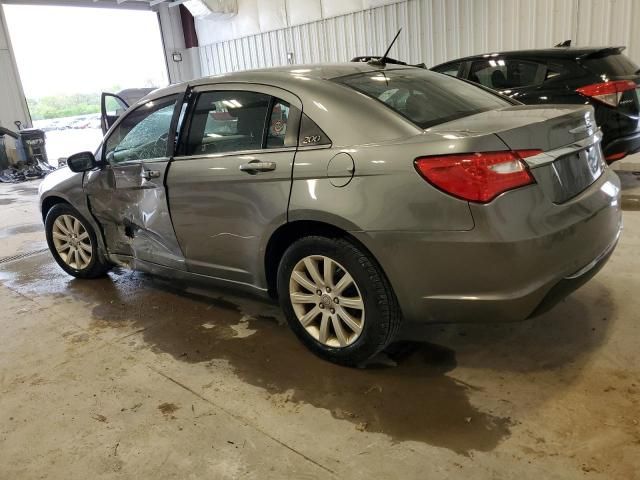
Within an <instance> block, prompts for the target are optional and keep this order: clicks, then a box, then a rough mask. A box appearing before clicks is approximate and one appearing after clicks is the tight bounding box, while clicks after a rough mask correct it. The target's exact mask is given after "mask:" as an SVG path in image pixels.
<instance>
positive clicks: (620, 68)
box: [582, 53, 640, 77]
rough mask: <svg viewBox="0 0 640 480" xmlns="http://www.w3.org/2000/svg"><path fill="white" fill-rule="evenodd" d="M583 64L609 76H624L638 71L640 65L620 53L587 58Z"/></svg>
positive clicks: (596, 72) (597, 72) (591, 69)
mask: <svg viewBox="0 0 640 480" xmlns="http://www.w3.org/2000/svg"><path fill="white" fill-rule="evenodd" d="M582 64H583V65H584V66H585V67H587V68H588V69H589V70H590V71H592V72H593V73H595V74H597V75H606V76H607V77H624V76H626V75H634V74H636V73H638V70H639V69H640V67H638V65H636V64H635V63H633V62H632V61H631V60H629V57H627V56H626V55H623V54H622V53H618V54H615V55H606V56H604V57H597V58H586V59H584V60H583V61H582Z"/></svg>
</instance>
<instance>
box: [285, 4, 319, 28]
mask: <svg viewBox="0 0 640 480" xmlns="http://www.w3.org/2000/svg"><path fill="white" fill-rule="evenodd" d="M287 14H288V15H289V19H288V20H289V25H300V24H303V23H309V22H315V21H318V20H322V6H321V5H320V0H305V1H304V2H301V1H300V0H287Z"/></svg>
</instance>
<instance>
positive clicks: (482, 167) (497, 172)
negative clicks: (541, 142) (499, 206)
mask: <svg viewBox="0 0 640 480" xmlns="http://www.w3.org/2000/svg"><path fill="white" fill-rule="evenodd" d="M540 152H541V150H518V151H504V152H483V153H464V154H461V155H444V156H435V157H421V158H417V159H416V161H415V167H416V170H417V171H418V173H419V174H420V175H422V176H423V177H424V178H425V180H427V181H428V182H429V183H431V184H432V185H434V186H435V187H437V188H439V189H440V190H442V191H444V192H446V193H448V194H450V195H454V196H456V197H458V198H462V199H464V200H469V201H471V202H481V203H486V202H490V201H491V200H493V199H494V198H495V197H497V196H498V195H500V194H501V193H503V192H506V191H507V190H512V189H514V188H518V187H522V186H524V185H529V184H531V183H535V180H534V179H533V177H532V176H531V173H530V172H529V169H528V168H527V166H526V165H525V164H524V162H523V161H522V159H523V158H526V157H531V156H533V155H537V154H538V153H540Z"/></svg>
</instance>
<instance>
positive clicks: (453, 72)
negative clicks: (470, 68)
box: [433, 62, 462, 77]
mask: <svg viewBox="0 0 640 480" xmlns="http://www.w3.org/2000/svg"><path fill="white" fill-rule="evenodd" d="M460 65H462V62H456V63H447V64H446V65H441V66H439V67H436V68H434V69H433V71H434V72H438V73H444V74H445V75H449V76H450V77H457V76H458V72H459V71H460Z"/></svg>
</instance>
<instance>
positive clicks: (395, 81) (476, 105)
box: [300, 68, 511, 145]
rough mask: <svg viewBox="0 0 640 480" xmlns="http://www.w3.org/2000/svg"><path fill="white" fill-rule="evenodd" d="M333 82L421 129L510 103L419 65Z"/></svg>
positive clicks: (364, 74) (359, 75) (302, 143)
mask: <svg viewBox="0 0 640 480" xmlns="http://www.w3.org/2000/svg"><path fill="white" fill-rule="evenodd" d="M334 81H336V82H339V83H342V84H344V85H347V86H349V87H351V88H353V89H355V90H357V91H359V92H362V93H364V94H365V95H368V96H369V97H371V98H374V99H376V100H378V101H380V102H382V103H384V104H385V105H386V106H388V107H389V108H391V109H393V110H395V111H396V112H398V113H399V114H401V115H403V116H404V117H406V118H407V119H409V120H410V121H411V122H413V123H415V124H416V125H418V126H420V127H421V128H429V127H431V126H433V125H437V124H439V123H444V122H447V121H450V120H455V119H457V118H463V117H466V116H468V115H474V114H476V113H480V112H485V111H488V110H493V109H496V108H503V107H507V106H509V105H511V103H509V102H507V101H506V100H504V99H503V98H501V97H500V96H498V95H496V94H493V93H491V92H487V91H485V90H484V89H481V88H477V87H476V86H474V85H470V84H469V83H467V82H461V81H458V80H454V79H452V78H449V77H447V76H445V75H439V74H437V73H434V72H431V71H428V70H423V69H418V68H413V69H408V68H407V69H398V70H385V71H384V72H375V73H359V74H355V75H348V76H345V77H340V78H336V79H334ZM302 125H303V127H304V115H303V124H302ZM300 145H304V142H303V141H301V142H300Z"/></svg>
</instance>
